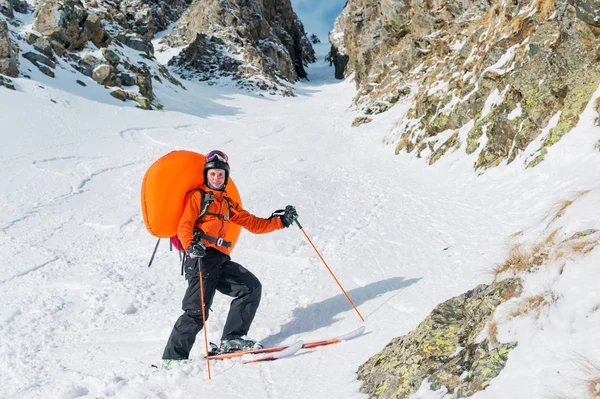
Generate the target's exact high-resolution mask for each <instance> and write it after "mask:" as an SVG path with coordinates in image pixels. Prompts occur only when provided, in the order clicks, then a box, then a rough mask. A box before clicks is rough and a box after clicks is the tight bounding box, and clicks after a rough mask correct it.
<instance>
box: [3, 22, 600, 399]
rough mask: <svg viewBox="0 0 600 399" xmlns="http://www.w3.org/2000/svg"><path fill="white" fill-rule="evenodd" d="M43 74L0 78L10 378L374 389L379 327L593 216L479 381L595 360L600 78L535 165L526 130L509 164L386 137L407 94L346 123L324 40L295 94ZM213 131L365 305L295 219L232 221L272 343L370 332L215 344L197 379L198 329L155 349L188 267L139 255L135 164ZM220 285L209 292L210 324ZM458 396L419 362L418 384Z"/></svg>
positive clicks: (79, 384)
mask: <svg viewBox="0 0 600 399" xmlns="http://www.w3.org/2000/svg"><path fill="white" fill-rule="evenodd" d="M14 29H20V27H14ZM317 49H318V50H319V51H326V50H327V46H325V45H322V46H317ZM322 55H323V52H322V53H321V54H320V57H319V59H320V60H322V59H323V58H322ZM55 73H56V77H55V78H50V77H48V76H46V75H44V74H42V73H41V72H40V71H38V70H37V69H36V68H31V70H30V71H28V74H29V77H28V78H25V77H21V78H15V79H12V81H13V83H14V84H15V86H16V89H17V90H16V91H12V90H8V89H5V88H0V112H1V121H2V131H1V132H2V134H1V135H0V139H1V142H0V166H1V168H2V173H1V174H0V209H2V212H0V292H1V293H2V295H0V359H2V361H1V362H0V398H2V399H33V398H36V399H37V398H56V399H76V398H77V399H88V398H89V399H92V398H94V399H97V398H124V399H138V398H139V399H142V398H144V399H146V398H161V399H179V398H186V399H187V398H190V397H198V396H201V397H210V398H225V397H226V398H232V399H238V398H239V399H242V398H243V399H246V398H286V399H305V398H311V399H338V398H339V399H342V398H343V399H366V398H367V397H368V396H367V395H365V394H364V393H361V392H360V388H361V382H360V381H358V380H357V379H356V373H357V370H358V368H359V367H360V366H361V365H362V364H364V363H365V362H366V361H367V360H368V359H369V358H371V357H372V356H376V354H377V353H378V352H379V351H381V350H382V349H383V348H384V347H385V346H386V345H387V344H388V343H389V342H390V340H391V339H393V338H395V337H398V336H402V335H405V334H408V333H409V332H410V331H412V330H414V329H415V328H416V327H417V326H418V325H419V323H421V322H422V321H423V319H424V318H426V317H427V316H428V315H429V314H430V312H431V311H432V309H434V307H435V306H436V305H438V304H439V303H441V302H443V301H446V300H447V299H449V298H452V297H454V296H458V295H461V294H463V293H465V292H467V291H469V290H471V289H473V288H474V287H475V286H477V285H478V284H484V283H490V282H491V281H492V279H493V276H492V273H491V271H492V270H493V269H494V268H495V267H496V266H497V265H498V264H501V263H502V262H504V260H505V259H506V257H507V254H508V253H509V252H510V250H511V248H512V247H513V246H514V245H515V244H521V245H522V246H523V247H529V246H532V245H535V244H537V243H539V242H540V240H542V241H544V240H547V237H548V235H549V234H552V236H553V237H555V239H556V240H557V242H561V241H562V240H566V239H568V238H570V237H573V236H574V234H575V233H577V232H581V231H586V230H587V231H591V232H592V233H590V235H589V236H587V238H586V239H585V240H589V241H590V252H589V253H587V254H582V253H574V252H572V251H571V252H569V245H568V244H567V245H564V246H563V247H562V248H559V251H554V252H550V253H549V254H548V257H547V261H545V263H543V265H542V266H543V267H541V266H540V267H539V268H538V269H535V270H533V272H532V273H529V274H526V275H524V276H522V277H523V279H524V283H523V284H524V298H522V299H515V300H512V301H509V302H507V303H506V304H503V305H501V306H499V307H498V309H497V313H496V315H495V320H496V321H497V324H498V340H499V341H500V342H513V341H518V342H519V345H518V346H517V347H516V349H514V350H513V351H512V352H511V354H510V357H509V361H508V363H507V365H506V367H505V369H504V370H503V371H502V372H501V373H500V375H499V376H498V377H497V378H496V379H494V380H492V382H491V384H490V385H489V386H488V387H487V388H486V389H485V390H484V391H481V392H479V393H477V394H475V395H474V397H473V399H498V398H516V399H532V398H534V399H538V398H540V399H541V398H548V397H564V398H566V397H569V398H578V399H588V398H591V397H592V396H590V395H589V392H588V391H589V389H590V388H589V386H587V384H586V381H588V380H589V379H590V375H589V370H586V369H585V368H582V367H581V364H582V362H581V360H580V359H581V357H582V356H585V358H587V359H590V360H593V361H596V362H598V360H599V359H600V342H599V340H598V338H597V332H598V331H599V330H600V293H599V291H598V281H600V269H599V268H598V265H599V264H600V245H596V247H594V246H593V245H594V242H596V243H597V242H599V241H600V238H599V237H598V235H599V232H600V214H599V213H598V211H597V210H598V204H599V203H600V186H599V183H598V182H599V181H600V179H599V177H600V162H599V161H598V157H599V156H600V153H599V151H598V150H597V149H595V148H594V145H596V143H597V142H598V138H599V136H600V127H598V126H597V125H596V123H595V118H596V117H597V111H596V108H595V106H594V104H595V103H596V102H597V101H598V98H600V90H597V91H596V93H594V96H593V98H592V99H591V100H590V103H589V105H588V106H587V108H586V110H585V112H584V113H583V114H582V115H581V117H580V121H579V124H578V126H577V127H576V128H575V129H574V130H573V131H572V132H570V133H568V134H566V135H565V136H564V137H563V138H562V139H561V140H560V142H558V143H557V144H555V145H554V146H552V147H550V148H549V149H548V153H547V155H546V158H545V161H544V162H542V163H541V164H540V165H538V166H536V167H535V168H530V169H525V167H524V159H525V158H526V156H527V154H529V153H530V152H532V151H533V150H535V148H528V149H527V151H525V152H524V153H523V154H521V156H519V157H517V158H516V159H515V161H514V162H512V163H511V164H510V165H506V164H504V163H503V164H501V165H500V166H498V167H497V168H494V169H491V170H488V171H485V172H483V171H478V172H481V173H478V172H475V171H474V170H473V163H474V161H475V160H476V159H477V157H478V156H479V151H480V150H478V151H475V152H474V153H472V154H466V152H465V151H464V146H462V147H461V148H459V149H457V150H456V151H454V152H451V153H449V154H447V155H445V156H444V157H442V158H441V159H440V160H439V161H437V162H436V163H435V164H433V165H431V166H430V165H429V164H428V163H427V162H426V161H425V160H423V159H420V158H417V157H416V156H414V155H412V154H405V153H401V154H399V155H395V153H394V145H393V144H392V145H385V144H384V140H382V139H383V138H384V136H385V135H386V134H387V133H389V132H390V131H391V130H392V129H393V128H394V126H396V125H397V122H398V119H399V118H402V117H403V116H405V115H406V113H407V112H408V109H409V108H410V100H409V99H402V100H400V101H399V102H398V103H397V104H396V105H395V106H394V107H393V108H392V109H391V110H390V111H388V112H386V113H384V114H381V115H378V116H376V117H374V120H373V121H372V122H371V123H368V124H364V125H362V126H360V127H358V128H352V127H351V124H352V121H353V120H354V118H355V117H357V116H358V115H357V113H356V112H355V111H353V110H352V109H351V108H349V105H350V104H351V103H352V99H353V97H354V96H355V94H356V92H355V86H354V84H353V82H352V81H350V80H344V81H340V80H336V79H335V78H334V77H333V76H332V73H331V68H330V67H329V64H328V63H324V62H323V61H319V62H317V63H315V64H313V65H311V66H310V69H309V74H310V76H311V80H310V81H301V82H299V83H297V84H296V85H295V86H294V87H295V90H296V92H295V93H296V96H295V97H281V96H270V95H268V94H265V93H260V94H256V93H248V92H243V91H240V90H237V89H234V88H232V87H229V86H219V85H218V84H215V85H207V84H202V83H194V82H184V83H185V85H186V88H187V90H183V89H181V88H179V87H176V86H173V85H172V84H170V83H169V82H168V81H166V80H165V81H163V82H156V83H155V84H154V89H155V93H156V95H157V98H158V100H159V101H160V102H161V103H163V104H164V106H165V108H164V110H162V111H143V110H140V109H138V108H136V107H135V105H134V103H132V102H131V101H128V102H121V101H119V100H117V99H115V98H113V97H111V96H110V95H109V94H108V90H106V89H105V88H104V87H102V86H100V85H97V84H95V83H93V81H91V79H89V78H87V77H85V76H83V75H81V74H79V73H78V72H76V71H75V70H74V69H72V68H71V67H70V65H69V64H67V63H63V64H61V67H60V68H56V69H55ZM76 79H79V80H81V81H82V82H86V83H87V86H85V87H83V86H81V85H80V84H77V83H76V81H75V80H76ZM6 132H10V133H11V134H6ZM215 148H218V149H221V150H223V151H224V152H226V153H227V154H228V155H229V160H230V165H231V179H232V180H233V181H235V184H236V186H237V188H238V190H239V191H240V193H241V196H242V203H243V206H244V208H245V209H247V210H248V211H250V212H252V213H254V214H256V215H258V216H263V217H268V216H269V215H270V214H271V213H272V212H273V211H274V210H276V209H281V208H282V207H283V206H285V205H287V204H292V205H295V206H296V209H297V210H298V213H299V221H300V222H301V224H302V226H303V227H304V230H305V233H306V234H307V235H308V236H309V237H310V238H311V240H312V242H313V243H314V245H315V246H316V247H317V248H318V250H319V252H320V253H321V255H322V257H323V259H325V260H326V262H327V264H328V265H329V267H330V268H331V270H332V271H333V272H334V273H335V276H336V278H337V279H338V281H339V282H340V284H341V285H342V286H343V288H344V289H345V290H346V291H347V293H348V295H349V297H350V298H351V299H352V300H353V302H354V303H355V305H356V306H357V307H358V309H359V310H360V312H361V314H362V315H363V316H364V318H365V319H366V321H365V322H364V323H363V322H362V321H361V320H360V319H359V317H358V315H357V314H356V312H355V311H354V310H353V309H352V307H351V306H350V305H349V302H348V301H347V299H346V297H345V296H344V295H343V293H342V292H341V290H340V288H339V287H338V285H337V284H336V283H335V281H334V279H333V278H332V276H331V275H330V274H329V273H328V271H327V269H326V267H325V266H324V265H323V263H322V261H321V259H320V258H319V256H317V254H316V252H315V251H314V249H313V247H312V246H311V245H310V244H309V242H308V241H307V240H306V238H305V236H304V235H303V234H302V232H301V231H299V230H298V229H297V228H296V226H292V227H290V228H289V229H283V230H280V231H276V232H273V233H270V234H266V235H254V234H250V233H249V232H247V231H242V234H241V235H240V238H239V240H238V242H237V245H236V247H235V250H234V252H233V253H232V257H233V260H234V261H236V262H238V263H240V264H242V265H244V266H245V267H247V268H248V269H249V270H250V271H251V272H252V273H253V274H255V275H256V276H257V277H258V278H259V279H260V281H261V282H262V292H263V296H262V300H261V304H260V307H259V309H258V312H257V314H256V318H255V320H254V322H253V324H252V327H251V329H250V332H249V336H250V337H252V338H255V339H258V340H260V341H262V342H263V343H264V344H265V345H277V344H291V343H293V342H295V341H297V340H304V341H315V340H323V339H327V338H332V337H337V336H340V335H344V334H347V333H349V332H351V331H353V330H356V329H357V328H359V327H360V326H365V327H366V331H365V333H364V334H363V335H361V336H359V337H356V338H354V339H353V340H351V341H347V342H343V343H340V344H337V345H331V346H327V347H322V348H318V349H314V350H303V351H301V352H299V353H298V354H297V355H295V356H293V357H290V358H286V359H281V360H278V361H275V362H270V363H261V364H251V365H244V364H243V363H242V361H241V360H240V359H237V360H227V361H214V362H212V363H211V370H212V379H211V380H210V381H209V380H208V376H207V365H206V363H205V361H204V359H203V351H204V337H203V335H202V334H200V335H199V336H198V338H197V341H196V344H195V346H194V348H193V349H192V352H191V358H192V361H191V362H190V363H189V364H184V365H176V366H174V367H173V368H171V369H162V370H158V371H155V370H153V369H152V367H151V364H155V363H157V362H160V358H161V355H162V351H163V349H164V345H165V343H166V340H167V338H168V336H169V333H170V331H171V328H172V326H173V324H174V322H175V321H176V319H177V318H178V317H179V315H180V314H181V299H182V297H183V294H184V292H185V289H186V282H185V280H184V279H183V278H182V277H181V275H180V266H179V258H178V256H177V254H176V253H174V252H170V251H169V250H168V245H167V244H166V243H165V242H164V241H163V243H161V245H160V246H159V247H158V251H157V254H156V258H155V260H154V263H153V264H152V267H150V268H148V267H147V264H148V260H149V258H150V255H151V253H152V250H153V248H154V244H155V242H156V238H155V237H153V236H152V235H151V234H150V233H149V232H148V231H147V230H146V228H145V225H144V221H143V217H142V214H141V209H140V208H141V207H140V202H141V199H140V186H141V182H142V179H143V177H144V174H145V173H146V171H147V170H148V168H149V167H150V166H151V165H152V164H153V163H154V162H156V160H157V159H159V158H161V157H162V156H164V155H165V154H167V153H169V152H171V151H173V150H182V149H185V150H189V151H196V152H200V153H207V152H208V151H209V150H212V149H215ZM165 195H168V193H167V194H165ZM565 205H566V206H565ZM561 208H564V209H562V210H563V212H560V216H559V217H555V216H556V215H557V214H558V213H557V210H558V211H560V210H561ZM593 231H595V232H593ZM592 239H593V240H596V241H591V240H592ZM570 242H576V243H581V241H570ZM548 292H551V295H546V293H548ZM540 295H544V298H545V300H546V299H548V300H551V301H552V302H550V303H548V305H547V306H544V307H543V308H542V309H541V311H540V312H539V314H536V313H535V312H532V313H528V312H526V311H524V312H521V314H520V315H519V316H518V317H511V316H510V314H511V313H512V309H515V308H518V307H519V306H520V305H523V303H525V304H527V302H526V301H527V299H528V298H535V297H536V296H540ZM520 301H522V302H520ZM229 302H230V299H229V298H228V297H225V296H223V295H219V294H218V295H217V296H216V297H215V301H214V302H213V305H212V312H210V318H209V320H208V322H207V323H208V324H207V334H208V339H209V340H210V341H212V342H218V341H219V339H220V336H221V332H222V328H223V325H224V323H225V318H226V313H227V310H228V308H229ZM485 334H486V333H485V332H483V333H482V338H483V337H485ZM456 349H457V353H459V351H460V350H461V348H456ZM577 356H580V357H579V358H578V357H577ZM578 359H579V360H578ZM597 373H598V374H600V367H599V368H598V369H597ZM592 377H594V375H592ZM596 377H598V376H596ZM451 398H452V397H451V396H450V395H447V394H446V393H445V392H444V389H440V390H437V391H432V390H430V389H429V386H428V384H427V383H426V382H425V383H424V384H423V385H422V387H421V389H420V390H419V391H418V392H417V393H415V395H414V396H413V398H412V399H451Z"/></svg>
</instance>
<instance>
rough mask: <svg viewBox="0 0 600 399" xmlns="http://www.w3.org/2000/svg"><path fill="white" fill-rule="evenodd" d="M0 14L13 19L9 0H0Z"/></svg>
mask: <svg viewBox="0 0 600 399" xmlns="http://www.w3.org/2000/svg"><path fill="white" fill-rule="evenodd" d="M0 14H2V15H4V16H5V17H6V18H8V19H13V17H14V16H15V14H14V12H13V5H12V2H11V0H0Z"/></svg>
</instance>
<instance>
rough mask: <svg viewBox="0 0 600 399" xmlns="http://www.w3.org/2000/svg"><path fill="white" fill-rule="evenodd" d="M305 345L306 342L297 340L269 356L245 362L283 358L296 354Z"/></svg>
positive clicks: (245, 362)
mask: <svg viewBox="0 0 600 399" xmlns="http://www.w3.org/2000/svg"><path fill="white" fill-rule="evenodd" d="M303 346H304V342H302V341H296V342H294V343H293V344H291V345H290V346H288V347H287V348H285V349H284V350H282V351H279V352H275V353H273V354H270V355H267V356H263V357H259V358H257V359H252V360H246V361H244V362H243V363H244V364H248V363H258V362H269V361H272V360H277V359H283V358H285V357H290V356H293V355H295V354H296V352H298V351H299V350H300V349H302V347H303Z"/></svg>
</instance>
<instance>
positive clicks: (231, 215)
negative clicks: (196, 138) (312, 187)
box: [163, 150, 298, 364]
mask: <svg viewBox="0 0 600 399" xmlns="http://www.w3.org/2000/svg"><path fill="white" fill-rule="evenodd" d="M228 180H229V164H228V157H227V155H226V154H225V153H223V152H222V151H218V150H214V151H211V152H209V153H208V155H207V156H206V162H205V164H204V184H201V185H200V186H199V187H198V190H194V191H193V192H192V193H191V194H190V195H189V198H188V199H187V202H186V205H185V208H184V211H183V215H182V216H181V219H180V221H179V225H178V228H177V237H178V238H179V240H180V241H181V244H182V246H183V248H185V249H186V260H185V276H186V279H187V281H188V288H187V290H186V292H185V295H184V297H183V301H182V309H183V311H184V313H183V314H182V315H181V316H180V317H179V319H178V320H177V321H176V322H175V325H174V327H173V330H172V332H171V335H170V336H169V340H168V342H167V345H166V347H165V350H164V353H163V359H164V360H165V362H166V363H167V364H169V363H170V362H171V361H172V360H183V359H187V358H188V357H189V354H190V350H191V349H192V346H193V345H194V342H195V340H196V335H197V334H198V333H199V332H200V331H201V330H202V327H203V320H202V305H201V298H200V276H199V271H200V270H201V271H202V277H203V281H202V284H203V286H202V289H203V292H204V313H205V315H206V318H208V310H209V309H210V306H211V304H212V301H213V298H214V295H215V291H219V292H221V293H222V294H225V295H228V296H231V297H234V299H233V301H232V302H231V307H230V309H229V314H228V315H227V321H226V322H225V326H224V328H223V335H222V338H221V346H220V351H221V352H235V351H242V350H248V349H258V348H261V347H262V345H261V344H260V343H259V342H257V341H254V340H252V339H248V338H247V337H246V334H247V333H248V330H249V329H250V324H252V320H253V319H254V315H255V314H256V310H257V308H258V305H259V303H260V297H261V284H260V281H259V280H258V279H257V278H256V277H255V276H254V275H253V274H252V273H250V272H249V271H248V270H247V269H245V268H244V267H243V266H241V265H239V264H238V263H235V262H233V261H231V258H230V256H229V255H230V253H231V249H232V243H231V242H227V241H225V240H224V238H225V236H226V234H227V230H228V227H229V224H230V223H235V224H237V225H240V226H242V227H244V228H246V229H247V230H249V231H250V232H251V233H255V234H263V233H269V232H272V231H275V230H279V229H283V228H285V227H289V226H290V225H291V224H292V223H293V222H294V221H295V220H296V218H297V217H298V214H297V212H296V209H295V208H294V207H293V206H291V205H288V206H287V207H286V208H285V210H278V211H275V212H273V214H272V215H271V216H270V217H269V218H268V219H264V218H259V217H257V216H254V215H252V214H251V213H249V212H247V211H246V210H244V209H243V208H242V207H241V206H240V205H239V204H237V203H236V202H234V201H233V200H231V199H230V198H228V196H227V191H226V186H227V182H228Z"/></svg>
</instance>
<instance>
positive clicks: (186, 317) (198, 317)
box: [163, 248, 262, 359]
mask: <svg viewBox="0 0 600 399" xmlns="http://www.w3.org/2000/svg"><path fill="white" fill-rule="evenodd" d="M199 264H201V268H202V280H203V281H202V284H203V288H202V289H203V291H204V313H205V315H206V318H207V319H208V314H209V309H210V306H211V305H212V302H213V298H214V296H215V292H216V291H219V292H220V293H222V294H225V295H228V296H231V297H234V299H233V301H231V306H230V308H229V314H228V315H227V321H226V322H225V327H224V328H223V336H222V339H231V338H234V337H241V336H243V335H246V334H247V333H248V330H249V329H250V325H251V324H252V320H253V319H254V315H255V314H256V310H257V309H258V305H259V304H260V297H261V291H262V287H261V284H260V281H258V279H257V278H256V277H255V276H254V275H253V274H252V273H250V272H249V271H248V270H246V269H245V268H244V267H242V266H241V265H239V264H237V263H235V262H232V261H231V258H230V257H229V256H228V255H225V254H223V253H222V252H219V251H218V250H216V249H214V248H207V250H206V255H205V256H204V257H203V258H201V259H191V258H188V259H187V260H186V262H185V277H186V279H187V281H188V288H187V290H186V292H185V295H184V297H183V301H182V309H183V311H184V313H183V314H182V315H181V316H180V317H179V319H177V321H176V322H175V326H173V331H171V335H170V336H169V341H168V342H167V346H166V347H165V351H164V353H163V359H187V358H188V357H189V355H190V350H191V349H192V346H193V345H194V342H195V341H196V335H197V334H198V333H199V332H200V331H201V330H202V304H201V302H200V275H199V269H198V266H199Z"/></svg>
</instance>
